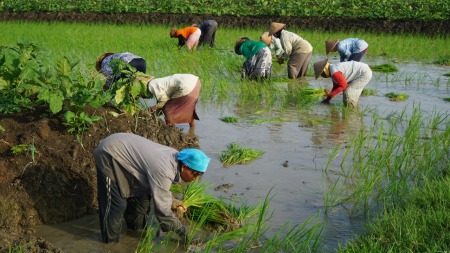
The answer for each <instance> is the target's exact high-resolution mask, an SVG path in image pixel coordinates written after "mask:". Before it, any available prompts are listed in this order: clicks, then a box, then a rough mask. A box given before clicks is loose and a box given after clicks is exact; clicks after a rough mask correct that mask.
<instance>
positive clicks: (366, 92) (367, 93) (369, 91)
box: [361, 89, 377, 97]
mask: <svg viewBox="0 0 450 253" xmlns="http://www.w3.org/2000/svg"><path fill="white" fill-rule="evenodd" d="M375 94H377V92H376V91H375V90H374V89H363V91H362V92H361V96H363V97H367V96H374V95H375Z"/></svg>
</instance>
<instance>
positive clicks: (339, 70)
mask: <svg viewBox="0 0 450 253" xmlns="http://www.w3.org/2000/svg"><path fill="white" fill-rule="evenodd" d="M314 74H315V77H316V79H317V78H318V77H319V76H322V77H324V78H328V77H331V80H332V81H333V89H332V90H331V92H329V91H328V90H325V93H326V94H327V97H326V98H325V99H324V100H323V101H322V102H323V103H329V102H330V100H331V99H332V98H333V97H334V96H336V95H337V94H339V93H341V92H342V91H343V92H344V105H346V106H353V107H355V106H357V105H358V100H359V97H360V96H361V92H362V90H363V89H364V87H366V85H367V84H368V83H369V82H370V80H371V79H372V70H371V69H370V67H369V65H367V64H364V63H361V62H356V61H348V62H340V63H335V64H330V63H329V62H328V59H325V60H322V61H318V62H316V63H314Z"/></svg>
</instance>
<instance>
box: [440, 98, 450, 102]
mask: <svg viewBox="0 0 450 253" xmlns="http://www.w3.org/2000/svg"><path fill="white" fill-rule="evenodd" d="M442 100H444V101H445V102H450V98H443V99H442Z"/></svg>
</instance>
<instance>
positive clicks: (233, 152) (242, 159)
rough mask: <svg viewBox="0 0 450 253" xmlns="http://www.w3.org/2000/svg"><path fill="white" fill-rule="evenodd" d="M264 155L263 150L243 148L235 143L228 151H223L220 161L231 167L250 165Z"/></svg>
mask: <svg viewBox="0 0 450 253" xmlns="http://www.w3.org/2000/svg"><path fill="white" fill-rule="evenodd" d="M263 154H264V151H262V150H256V149H249V148H242V147H239V145H238V144H237V143H235V142H233V143H231V144H230V145H229V146H228V149H227V150H225V151H223V152H222V153H221V154H220V156H219V159H220V161H221V162H222V164H223V165H224V166H231V165H234V164H246V163H249V162H251V161H253V160H255V159H257V158H259V157H261V156H262V155H263Z"/></svg>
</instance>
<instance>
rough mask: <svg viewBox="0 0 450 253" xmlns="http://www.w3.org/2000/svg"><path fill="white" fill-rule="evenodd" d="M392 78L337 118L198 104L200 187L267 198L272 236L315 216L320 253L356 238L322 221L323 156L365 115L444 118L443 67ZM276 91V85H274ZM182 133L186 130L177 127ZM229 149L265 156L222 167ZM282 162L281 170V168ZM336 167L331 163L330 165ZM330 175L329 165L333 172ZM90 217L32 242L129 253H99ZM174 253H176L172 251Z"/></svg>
mask: <svg viewBox="0 0 450 253" xmlns="http://www.w3.org/2000/svg"><path fill="white" fill-rule="evenodd" d="M368 63H369V64H370V65H375V64H383V63H386V60H384V59H371V61H370V62H368ZM395 65H396V66H397V67H398V68H399V72H397V73H394V74H382V73H377V72H374V76H373V79H372V81H371V83H370V84H369V85H368V86H367V87H366V88H370V89H374V90H376V91H377V94H376V95H375V96H369V97H362V98H361V99H360V101H359V103H360V104H359V109H358V110H355V111H353V112H350V113H349V115H348V116H347V117H343V115H342V112H341V111H340V109H339V108H337V107H336V106H327V105H322V104H317V105H315V106H313V107H312V108H310V109H308V110H302V111H298V110H296V109H295V108H292V109H284V110H282V111H276V110H275V111H274V110H272V111H270V112H265V113H264V112H263V113H259V112H258V107H260V105H246V106H245V107H240V106H238V104H240V103H236V104H235V103H234V102H228V103H227V104H212V103H200V104H199V105H198V114H199V115H200V118H201V120H200V121H198V122H197V125H196V127H195V132H194V134H196V135H197V136H198V138H199V140H200V145H201V149H202V150H204V151H205V153H207V154H208V155H209V156H210V157H211V158H212V160H211V163H210V166H209V169H208V172H207V173H205V175H204V176H203V179H202V180H205V181H207V182H209V183H211V184H212V185H213V186H219V185H221V184H226V183H229V184H232V185H233V187H231V188H230V189H226V190H219V191H213V194H214V195H216V196H227V197H228V196H242V198H243V199H245V200H247V201H248V203H250V204H257V203H260V202H262V201H263V200H264V198H265V197H266V196H267V195H268V194H269V192H270V194H271V196H273V199H272V201H271V202H270V204H271V205H270V208H271V210H273V211H274V215H273V217H272V219H271V220H270V222H269V223H270V225H271V229H270V230H269V231H268V232H267V236H268V237H270V236H271V235H273V234H274V233H275V232H276V231H277V230H278V229H279V228H280V227H281V226H282V225H283V224H286V223H288V224H291V225H296V224H302V223H303V222H304V221H305V220H306V219H308V218H309V217H311V216H313V215H317V214H318V213H320V215H321V221H324V224H325V227H324V232H323V234H322V238H323V244H324V247H323V250H322V251H324V252H326V251H332V250H333V249H335V248H336V247H337V246H338V244H339V243H340V244H343V243H345V241H346V240H349V239H351V238H352V237H353V236H354V235H355V234H360V233H362V232H363V227H362V221H363V217H358V216H357V217H351V216H349V214H348V213H347V212H346V211H345V210H342V209H339V208H337V209H336V210H335V211H334V212H332V213H330V214H328V215H323V211H324V207H323V205H324V204H323V203H324V193H323V191H324V190H323V188H324V184H325V183H326V180H327V178H331V180H332V179H333V175H327V176H328V177H327V176H324V175H323V173H322V171H323V170H322V169H323V168H324V167H325V166H326V164H327V160H328V155H329V151H330V150H331V149H332V148H334V147H335V146H336V145H337V144H343V146H345V143H346V142H347V139H348V138H351V137H352V135H354V134H355V133H356V132H357V131H358V130H359V129H361V128H362V127H370V125H371V124H372V121H373V119H372V116H371V115H372V114H374V113H375V114H377V115H378V116H379V117H382V118H383V117H387V116H388V115H392V114H395V113H400V112H401V111H402V110H404V109H405V111H406V112H407V113H409V112H411V110H412V107H413V105H415V106H417V105H420V107H421V109H422V110H423V111H425V112H430V113H431V112H432V111H434V110H438V111H443V112H446V113H449V111H450V110H449V109H450V103H449V102H445V101H443V100H442V99H443V98H448V97H450V82H449V78H448V77H445V76H443V74H445V73H448V72H450V67H442V66H436V65H431V64H421V63H396V64H395ZM310 84H311V85H312V86H316V87H322V88H328V89H331V84H330V80H329V79H327V80H324V79H319V80H313V81H311V82H310ZM281 85H283V84H281ZM388 92H396V93H406V94H408V95H409V98H408V100H406V101H404V102H391V101H388V100H387V98H385V97H384V94H385V93H388ZM341 101H342V95H339V96H337V97H335V98H334V99H333V100H332V104H333V105H337V104H339V103H340V102H341ZM224 116H237V117H239V118H240V119H241V121H240V122H239V123H237V124H227V123H224V122H222V121H221V120H220V119H219V118H221V117H224ZM261 118H266V119H270V118H283V119H285V120H286V119H287V121H284V122H281V123H262V124H252V123H251V122H252V121H253V120H254V119H261ZM179 127H180V128H183V129H184V131H186V133H188V132H189V126H188V125H179ZM231 142H236V143H238V144H239V145H240V146H243V147H248V148H254V149H261V150H264V151H265V154H264V155H263V156H262V157H261V158H260V159H258V160H255V161H253V162H252V163H250V164H247V165H236V166H231V167H227V168H225V167H223V166H222V165H221V163H220V161H219V160H218V156H219V154H220V153H221V152H222V151H224V150H225V149H226V148H227V145H229V144H230V143H231ZM286 161H288V166H287V167H285V166H283V164H284V163H285V162H286ZM338 162H339V158H338V159H337V160H336V163H338ZM334 165H335V166H336V167H337V165H336V164H334ZM98 226H99V225H98V217H97V216H96V215H91V216H85V217H83V218H81V219H79V220H75V221H71V222H67V223H62V224H58V225H53V226H47V225H46V226H40V227H38V228H37V235H38V236H43V237H45V238H47V239H48V240H49V241H50V242H52V243H53V244H54V245H55V246H58V247H60V248H62V249H63V250H64V251H65V252H134V249H135V247H136V245H137V243H138V236H139V235H136V234H130V233H127V232H124V234H123V236H122V238H121V242H120V243H119V244H114V245H104V244H102V243H100V242H99V239H100V232H99V229H98ZM175 252H182V251H181V250H175Z"/></svg>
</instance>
